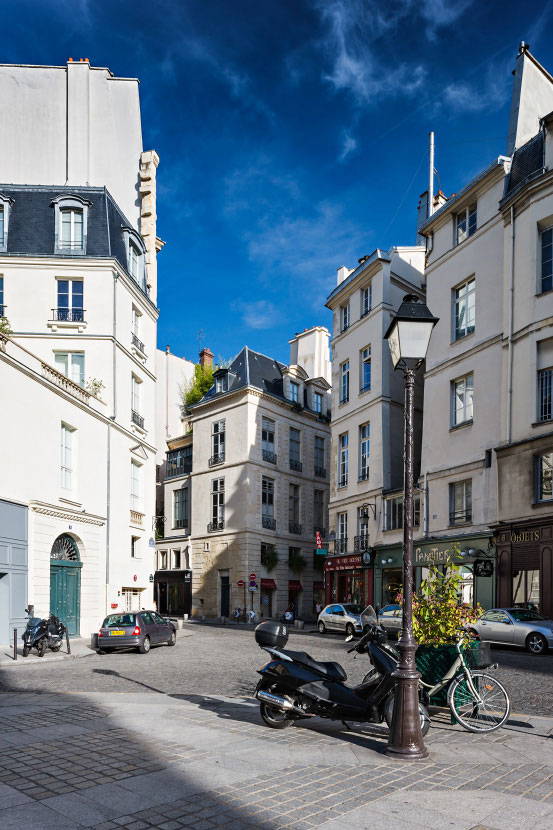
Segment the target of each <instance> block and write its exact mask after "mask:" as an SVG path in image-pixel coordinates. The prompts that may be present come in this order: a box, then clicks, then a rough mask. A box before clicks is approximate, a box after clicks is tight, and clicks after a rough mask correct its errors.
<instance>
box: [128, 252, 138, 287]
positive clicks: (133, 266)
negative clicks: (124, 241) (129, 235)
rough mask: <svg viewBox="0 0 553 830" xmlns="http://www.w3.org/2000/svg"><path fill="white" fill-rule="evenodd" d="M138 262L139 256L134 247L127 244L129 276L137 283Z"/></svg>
mask: <svg viewBox="0 0 553 830" xmlns="http://www.w3.org/2000/svg"><path fill="white" fill-rule="evenodd" d="M139 262H140V254H139V253H138V251H137V250H136V246H135V245H133V243H132V242H129V274H130V275H131V277H132V278H133V280H135V282H138V265H139Z"/></svg>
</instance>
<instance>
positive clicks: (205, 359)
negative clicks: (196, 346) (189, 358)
mask: <svg viewBox="0 0 553 830" xmlns="http://www.w3.org/2000/svg"><path fill="white" fill-rule="evenodd" d="M200 366H201V367H202V369H203V368H204V366H209V367H211V366H213V352H212V351H211V350H210V349H202V350H201V352H200Z"/></svg>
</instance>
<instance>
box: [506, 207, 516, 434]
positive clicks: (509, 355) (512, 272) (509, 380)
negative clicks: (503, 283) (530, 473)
mask: <svg viewBox="0 0 553 830" xmlns="http://www.w3.org/2000/svg"><path fill="white" fill-rule="evenodd" d="M514 294H515V209H514V206H513V205H511V262H510V273H509V344H508V348H507V443H508V444H510V443H511V438H512V432H513V325H514V320H513V317H514Z"/></svg>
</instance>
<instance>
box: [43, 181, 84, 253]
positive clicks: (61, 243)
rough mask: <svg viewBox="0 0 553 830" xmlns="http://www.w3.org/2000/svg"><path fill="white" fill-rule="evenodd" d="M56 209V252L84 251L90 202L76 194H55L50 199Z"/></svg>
mask: <svg viewBox="0 0 553 830" xmlns="http://www.w3.org/2000/svg"><path fill="white" fill-rule="evenodd" d="M52 205H53V207H54V208H55V210H56V241H55V251H54V253H56V254H76V255H81V256H82V255H83V254H85V253H86V237H87V220H88V208H89V207H92V202H88V201H87V200H86V199H82V198H81V197H80V196H77V195H76V194H72V193H68V194H67V195H65V194H62V195H60V196H56V198H55V199H53V200H52Z"/></svg>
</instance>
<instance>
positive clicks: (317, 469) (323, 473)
mask: <svg viewBox="0 0 553 830" xmlns="http://www.w3.org/2000/svg"><path fill="white" fill-rule="evenodd" d="M315 475H316V476H318V477H319V478H326V470H325V468H324V467H317V465H315Z"/></svg>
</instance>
